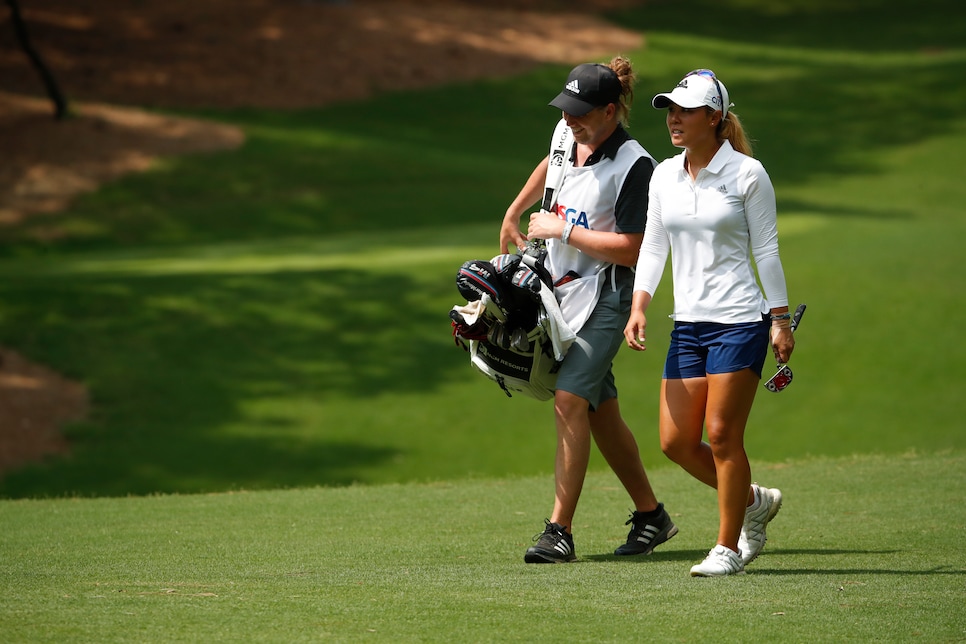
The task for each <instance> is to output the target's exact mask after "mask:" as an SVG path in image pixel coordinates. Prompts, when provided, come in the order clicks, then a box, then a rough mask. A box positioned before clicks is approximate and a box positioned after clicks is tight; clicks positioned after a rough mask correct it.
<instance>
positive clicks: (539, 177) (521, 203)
mask: <svg viewBox="0 0 966 644" xmlns="http://www.w3.org/2000/svg"><path fill="white" fill-rule="evenodd" d="M549 165H550V157H549V156H546V157H544V158H543V160H542V161H540V163H538V164H537V167H536V168H534V169H533V172H531V173H530V178H529V179H527V182H526V183H525V184H524V185H523V188H521V189H520V193H519V194H518V195H517V196H516V199H514V200H513V203H511V204H510V206H509V207H508V208H507V209H506V214H505V215H503V226H502V227H501V228H500V252H501V253H513V252H515V250H516V249H517V248H519V249H520V250H523V249H524V248H525V247H526V245H527V238H526V237H525V236H524V235H523V233H522V232H520V218H521V217H522V216H523V213H525V212H527V211H528V210H530V208H531V207H532V206H533V204H535V203H536V202H537V201H539V200H540V199H541V198H542V197H543V187H544V184H545V183H546V181H547V167H548V166H549Z"/></svg>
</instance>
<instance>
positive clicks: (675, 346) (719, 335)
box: [664, 321, 771, 379]
mask: <svg viewBox="0 0 966 644" xmlns="http://www.w3.org/2000/svg"><path fill="white" fill-rule="evenodd" d="M770 326H771V325H770V324H769V323H768V322H767V321H761V322H747V323H743V324H718V323H717V322H675V323H674V329H673V330H672V331H671V346H670V347H669V348H668V352H667V361H665V363H664V378H665V379H677V378H703V377H705V376H706V375H708V374H710V373H734V372H736V371H741V370H742V369H751V370H752V371H754V372H755V373H756V374H758V377H759V378H761V369H762V367H763V366H764V364H765V356H766V355H767V354H768V344H769V338H768V331H769V328H770Z"/></svg>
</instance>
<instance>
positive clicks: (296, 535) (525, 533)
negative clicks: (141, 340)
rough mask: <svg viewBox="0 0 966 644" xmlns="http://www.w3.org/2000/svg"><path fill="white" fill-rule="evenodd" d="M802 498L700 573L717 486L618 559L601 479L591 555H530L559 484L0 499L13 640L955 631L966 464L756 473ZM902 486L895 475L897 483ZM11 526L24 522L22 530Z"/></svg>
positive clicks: (808, 465) (897, 635) (708, 637)
mask: <svg viewBox="0 0 966 644" xmlns="http://www.w3.org/2000/svg"><path fill="white" fill-rule="evenodd" d="M759 473H760V476H761V477H763V478H764V479H765V480H767V482H768V484H769V485H777V486H780V487H781V488H782V489H783V490H784V491H785V495H786V503H785V506H784V507H783V509H782V511H781V512H780V513H779V515H778V516H777V517H776V519H775V521H774V522H773V523H772V527H771V529H770V530H769V534H770V539H769V541H768V544H767V545H766V548H765V551H764V553H763V554H762V555H761V556H760V557H759V559H758V560H757V561H756V562H754V563H753V564H752V565H751V566H749V568H748V573H747V574H746V575H744V576H743V577H733V578H725V579H694V578H691V577H689V576H688V569H689V567H690V566H691V565H692V563H694V562H696V561H699V560H700V559H701V558H702V557H703V555H704V551H705V549H706V548H708V546H709V544H710V543H711V542H712V541H713V539H714V535H715V533H716V527H715V518H716V510H715V506H716V503H715V499H714V495H713V494H711V493H710V492H707V491H705V490H701V489H699V488H698V487H697V486H695V485H694V484H693V483H692V482H691V481H690V480H689V479H687V477H685V476H684V475H683V474H680V473H679V472H678V471H677V470H674V469H662V470H660V471H659V473H658V474H657V475H656V477H655V480H656V483H657V484H658V486H659V487H660V489H661V490H662V497H663V498H664V500H665V501H666V502H667V507H668V509H669V511H670V512H671V514H672V515H673V517H674V520H675V522H676V523H677V524H678V525H679V527H680V528H681V532H680V533H679V534H678V535H677V536H676V537H675V538H674V539H672V540H671V541H670V542H668V543H667V544H665V545H664V546H662V547H660V548H659V549H658V550H657V551H655V553H654V554H653V555H652V556H650V557H644V558H637V559H618V558H615V557H614V556H613V555H611V554H610V553H611V552H612V551H613V549H614V548H615V547H616V546H617V545H618V544H619V543H620V542H621V539H622V537H623V530H624V526H623V525H622V518H623V516H624V515H623V509H624V508H625V498H624V496H623V493H622V492H621V491H619V490H618V486H617V483H616V480H615V479H614V478H613V477H612V476H609V475H607V474H594V475H592V476H591V477H590V479H589V480H588V486H587V490H586V493H585V497H584V500H583V502H584V507H583V510H582V512H581V518H580V520H579V521H578V525H576V526H575V535H576V544H577V552H578V555H579V556H580V561H579V562H578V563H575V564H572V565H556V566H553V565H547V566H533V565H531V566H528V565H525V564H524V563H523V551H524V549H525V548H526V546H527V545H529V536H530V534H531V533H532V532H533V531H534V522H533V517H534V515H535V514H537V515H538V513H539V512H540V511H541V507H542V505H543V503H542V502H541V501H542V499H544V497H545V496H546V493H547V489H548V488H549V486H550V480H549V479H548V478H546V477H529V478H518V479H506V480H492V479H489V480H471V481H462V482H459V483H438V484H407V485H387V486H355V487H347V488H340V489H305V490H297V491H288V492H248V493H235V494H214V495H192V496H155V497H142V498H127V499H99V500H87V501H66V500H64V501H8V502H6V503H4V504H3V505H0V521H2V522H3V525H4V526H8V527H7V528H6V529H5V530H3V531H2V533H0V547H2V549H3V552H4V553H5V554H12V555H13V556H5V557H4V560H3V562H2V563H0V572H2V575H0V631H2V632H3V633H4V641H6V642H66V641H75V642H82V641H83V642H93V641H99V642H103V641H117V642H121V641H132V642H133V641H141V642H145V641H150V642H202V641H220V642H240V641H250V642H315V641H342V642H355V641H437V642H455V641H461V642H462V641H465V642H490V641H513V642H525V641H537V640H541V639H544V638H546V637H547V634H548V633H554V632H557V633H566V634H567V637H566V639H567V640H570V641H579V642H604V641H606V642H626V641H643V640H647V641H660V642H666V641H719V642H747V641H761V642H805V641H823V642H835V641H843V640H848V641H871V640H877V641H895V642H900V641H924V642H937V641H960V640H962V639H963V638H964V637H966V615H964V613H963V611H962V607H963V603H964V601H966V583H964V582H966V566H964V560H963V556H962V551H961V542H962V537H963V535H964V531H966V508H964V505H963V503H962V490H963V489H964V486H966V459H964V458H963V456H962V455H951V454H945V455H942V454H940V455H932V456H920V455H914V454H910V455H906V456H901V457H892V458H882V457H874V456H862V457H855V458H840V459H828V458H822V459H810V460H803V461H798V462H795V463H791V464H783V465H771V466H768V465H761V467H760V468H759ZM900 475H901V478H902V479H903V484H902V485H901V486H900V485H897V479H898V478H900ZM9 526H15V529H10V528H9Z"/></svg>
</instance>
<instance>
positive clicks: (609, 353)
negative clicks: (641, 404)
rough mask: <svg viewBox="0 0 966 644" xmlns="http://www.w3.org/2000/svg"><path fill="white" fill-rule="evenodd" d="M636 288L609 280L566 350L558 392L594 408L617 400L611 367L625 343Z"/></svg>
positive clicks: (559, 376) (558, 379)
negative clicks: (614, 283) (584, 401)
mask: <svg viewBox="0 0 966 644" xmlns="http://www.w3.org/2000/svg"><path fill="white" fill-rule="evenodd" d="M633 292H634V289H633V285H632V284H626V285H624V286H618V288H617V291H616V292H615V291H614V290H613V289H612V288H611V283H610V281H609V280H608V281H607V282H606V283H605V284H604V289H603V292H602V293H601V294H600V300H598V302H597V306H596V307H595V308H594V312H593V313H591V314H590V317H589V318H587V322H585V323H584V326H583V328H582V329H580V332H579V333H578V334H577V340H576V341H575V342H574V343H573V345H572V346H571V347H570V350H569V351H567V355H566V357H564V361H563V364H561V365H560V372H559V374H558V375H557V389H558V390H561V391H566V392H568V393H572V394H574V395H575V396H580V397H581V398H583V399H585V400H587V401H588V402H589V403H590V408H591V409H596V408H597V407H598V406H599V405H600V403H602V402H604V401H606V400H610V399H611V398H616V397H617V385H616V384H615V382H614V374H613V372H612V371H611V366H612V364H613V361H614V356H616V355H617V351H618V350H619V349H620V348H621V345H622V344H624V327H625V326H626V325H627V318H628V317H629V316H630V312H631V298H632V296H633Z"/></svg>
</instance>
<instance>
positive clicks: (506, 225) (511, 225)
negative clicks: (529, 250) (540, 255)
mask: <svg viewBox="0 0 966 644" xmlns="http://www.w3.org/2000/svg"><path fill="white" fill-rule="evenodd" d="M526 246H527V238H526V236H525V235H524V234H523V233H521V232H520V218H519V217H511V216H510V215H507V216H506V217H504V218H503V226H502V227H501V228H500V253H501V254H502V253H510V254H511V255H512V254H514V253H516V251H517V250H518V249H519V250H523V249H524V248H526Z"/></svg>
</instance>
